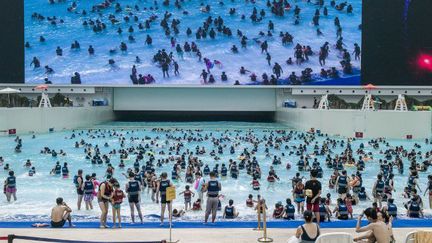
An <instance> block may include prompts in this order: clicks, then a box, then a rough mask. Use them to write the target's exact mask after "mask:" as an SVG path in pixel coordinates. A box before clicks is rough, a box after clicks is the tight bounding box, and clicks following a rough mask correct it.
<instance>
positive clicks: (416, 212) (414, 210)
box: [408, 201, 420, 218]
mask: <svg viewBox="0 0 432 243" xmlns="http://www.w3.org/2000/svg"><path fill="white" fill-rule="evenodd" d="M409 211H410V213H409V215H408V216H409V217H411V218H418V217H420V205H419V204H418V203H417V202H415V201H412V202H411V204H410V206H409Z"/></svg>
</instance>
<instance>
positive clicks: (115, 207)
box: [112, 182, 126, 228]
mask: <svg viewBox="0 0 432 243" xmlns="http://www.w3.org/2000/svg"><path fill="white" fill-rule="evenodd" d="M125 197H126V196H125V193H124V192H123V191H122V190H121V189H120V184H119V183H118V182H116V183H115V184H114V191H113V194H112V211H113V228H116V217H117V219H118V227H119V228H121V227H122V226H121V215H120V208H121V204H122V202H123V198H125Z"/></svg>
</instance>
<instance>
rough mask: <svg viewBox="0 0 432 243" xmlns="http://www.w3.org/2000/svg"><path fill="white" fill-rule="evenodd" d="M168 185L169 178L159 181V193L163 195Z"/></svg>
mask: <svg viewBox="0 0 432 243" xmlns="http://www.w3.org/2000/svg"><path fill="white" fill-rule="evenodd" d="M169 186H170V181H169V180H164V181H161V182H160V186H159V192H160V194H161V195H165V194H166V189H167V188H168V187H169Z"/></svg>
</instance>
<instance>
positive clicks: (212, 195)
mask: <svg viewBox="0 0 432 243" xmlns="http://www.w3.org/2000/svg"><path fill="white" fill-rule="evenodd" d="M221 190H222V185H221V184H220V182H219V181H217V180H216V174H215V172H214V171H212V172H210V180H209V181H208V182H206V183H205V184H204V187H203V191H204V192H207V204H206V211H205V220H204V224H207V221H208V218H209V216H210V213H211V214H212V223H214V222H215V220H216V214H217V209H218V204H219V192H220V191H221Z"/></svg>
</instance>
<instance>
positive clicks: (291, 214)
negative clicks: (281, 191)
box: [285, 204, 295, 219]
mask: <svg viewBox="0 0 432 243" xmlns="http://www.w3.org/2000/svg"><path fill="white" fill-rule="evenodd" d="M285 214H286V216H287V218H292V219H294V214H295V207H294V205H292V204H290V205H286V206H285Z"/></svg>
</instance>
